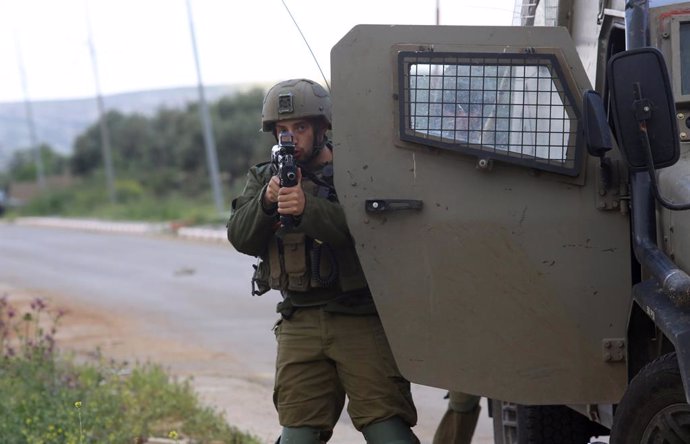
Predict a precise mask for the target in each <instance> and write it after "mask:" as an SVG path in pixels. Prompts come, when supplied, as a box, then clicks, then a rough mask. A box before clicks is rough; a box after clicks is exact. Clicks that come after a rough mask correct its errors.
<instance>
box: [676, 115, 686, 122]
mask: <svg viewBox="0 0 690 444" xmlns="http://www.w3.org/2000/svg"><path fill="white" fill-rule="evenodd" d="M676 117H678V120H683V119H684V118H685V114H683V113H678V114H676Z"/></svg>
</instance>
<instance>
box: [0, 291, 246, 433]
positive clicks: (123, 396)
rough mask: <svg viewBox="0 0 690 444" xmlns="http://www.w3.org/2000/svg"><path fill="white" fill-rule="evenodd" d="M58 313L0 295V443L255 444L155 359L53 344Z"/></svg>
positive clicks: (37, 303) (39, 303) (40, 303)
mask: <svg viewBox="0 0 690 444" xmlns="http://www.w3.org/2000/svg"><path fill="white" fill-rule="evenodd" d="M62 317H63V313H62V312H60V311H56V310H54V309H52V308H51V307H48V306H47V305H46V303H45V302H44V301H43V300H41V299H35V300H33V301H32V302H31V303H30V305H28V306H26V307H23V308H17V307H15V306H14V305H13V304H11V303H10V301H9V300H8V297H7V296H6V295H5V296H2V297H0V418H2V420H1V421H0V442H2V443H4V444H24V443H27V444H29V443H31V444H34V443H36V444H39V443H42V444H53V443H55V444H58V443H60V444H85V443H99V444H100V443H113V444H121V443H145V442H146V441H147V439H148V438H150V437H162V438H167V439H169V440H170V441H171V442H185V443H191V442H194V443H218V444H220V443H227V444H258V443H259V440H258V439H257V438H255V437H252V436H250V435H248V434H246V433H242V432H241V431H239V430H237V429H236V428H234V427H231V426H229V425H228V424H227V423H226V422H225V420H224V419H223V417H222V415H221V414H220V413H219V412H216V411H215V410H213V409H211V408H208V407H205V406H203V405H202V404H201V403H200V401H199V399H198V398H197V396H196V394H195V393H194V392H193V390H192V388H191V385H190V383H189V381H177V380H175V379H174V378H172V377H171V376H170V375H168V374H167V373H166V371H165V370H164V369H163V368H161V367H160V366H158V365H154V364H137V365H134V366H130V365H127V364H126V363H118V362H114V361H109V360H106V359H105V358H103V357H102V356H99V355H98V353H95V356H94V357H92V358H90V359H89V360H87V361H84V360H83V359H82V360H77V359H76V358H75V357H74V356H70V355H68V354H65V353H61V352H60V351H59V350H58V347H57V344H56V341H55V336H56V334H57V329H58V327H59V323H60V321H61V319H62Z"/></svg>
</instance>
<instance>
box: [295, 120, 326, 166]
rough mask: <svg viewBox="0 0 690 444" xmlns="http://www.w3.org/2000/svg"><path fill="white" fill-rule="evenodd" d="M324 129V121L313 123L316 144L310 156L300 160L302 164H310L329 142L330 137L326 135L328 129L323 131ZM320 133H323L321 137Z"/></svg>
mask: <svg viewBox="0 0 690 444" xmlns="http://www.w3.org/2000/svg"><path fill="white" fill-rule="evenodd" d="M324 129H325V127H324V125H323V122H320V121H319V122H315V123H314V124H313V125H312V131H314V146H312V150H311V154H310V155H309V157H308V158H306V159H302V160H300V161H299V164H300V165H309V163H310V162H311V161H312V160H314V159H316V156H318V155H319V153H320V152H321V150H322V149H323V147H324V146H326V145H327V144H328V143H329V142H328V137H327V136H326V131H323V130H324ZM319 134H323V135H322V136H321V137H319Z"/></svg>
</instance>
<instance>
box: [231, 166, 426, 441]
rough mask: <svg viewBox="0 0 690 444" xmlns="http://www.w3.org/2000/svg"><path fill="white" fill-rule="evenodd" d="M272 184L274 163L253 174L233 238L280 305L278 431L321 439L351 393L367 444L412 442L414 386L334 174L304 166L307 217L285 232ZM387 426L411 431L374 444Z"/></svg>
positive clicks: (235, 216)
mask: <svg viewBox="0 0 690 444" xmlns="http://www.w3.org/2000/svg"><path fill="white" fill-rule="evenodd" d="M273 175H274V172H273V171H272V169H271V165H270V164H259V165H257V166H254V167H252V168H251V169H250V171H249V173H248V180H247V184H246V186H245V188H244V191H243V193H242V195H241V196H240V197H238V198H237V199H235V200H234V201H233V204H232V210H233V211H232V215H231V217H230V220H229V222H228V239H229V240H230V242H231V243H232V244H233V246H234V247H235V248H236V249H237V250H238V251H240V252H242V253H245V254H249V255H252V256H257V257H259V258H260V259H259V264H258V265H257V272H256V273H255V277H254V281H255V284H256V287H257V288H258V291H257V293H261V292H263V291H267V290H268V288H273V289H277V290H280V292H281V294H282V296H283V301H281V302H280V303H279V304H278V312H280V313H281V315H282V317H281V320H280V321H279V323H278V324H277V327H276V337H277V340H278V356H277V360H276V378H275V390H274V403H275V405H276V409H277V410H278V415H279V420H280V423H281V425H282V426H284V427H289V428H292V429H298V430H300V428H306V429H307V430H317V431H320V432H322V433H321V435H320V436H321V438H320V439H324V437H327V436H328V435H329V434H330V432H331V431H332V429H333V427H334V426H335V423H336V422H337V420H338V417H339V416H340V413H341V410H342V408H343V405H344V401H345V395H346V394H347V396H348V398H349V404H348V413H349V415H350V417H351V419H352V422H353V424H354V426H355V427H356V428H357V429H358V430H360V431H363V433H364V435H365V437H366V438H367V441H368V442H399V443H408V442H415V441H416V437H414V435H413V434H412V433H411V432H409V427H410V426H413V425H415V424H416V421H417V413H416V409H415V407H414V403H413V401H412V396H411V392H410V384H409V382H408V381H407V380H405V379H404V378H403V377H402V376H401V374H400V372H399V370H398V368H397V366H396V364H395V361H394V359H393V356H392V353H391V350H390V346H389V344H388V341H387V339H386V336H385V333H384V331H383V327H382V326H381V321H380V319H379V317H378V315H377V313H376V308H375V306H374V303H373V300H372V298H371V294H370V292H369V289H368V286H367V283H366V279H365V277H364V273H363V272H362V269H361V266H360V264H359V260H358V258H357V255H356V252H355V248H354V244H353V241H352V238H351V236H350V233H349V230H348V228H347V224H346V221H345V215H344V213H343V210H342V208H341V207H340V205H339V204H338V202H337V198H336V196H335V192H334V190H333V187H332V185H333V180H332V166H331V165H330V164H326V165H322V166H321V167H319V168H318V170H316V171H306V170H305V169H304V167H302V188H303V190H304V194H305V200H306V202H305V208H304V212H303V214H302V215H301V216H300V217H299V218H297V220H296V222H295V227H294V228H291V229H290V230H289V231H288V230H283V229H279V218H278V215H277V213H276V210H275V208H264V206H263V195H264V194H265V192H266V187H267V184H268V182H269V181H270V179H271V177H272V176H273ZM387 421H388V422H387ZM390 421H394V422H395V421H397V422H401V423H404V427H402V428H398V429H397V430H402V429H404V430H406V432H404V433H403V435H401V436H399V437H398V438H394V439H392V440H391V439H390V438H385V439H384V440H377V439H378V438H377V433H379V431H378V430H377V427H376V425H377V424H383V423H386V424H388V423H389V422H390ZM405 433H407V434H409V435H410V436H404V434H405ZM395 439H397V441H396V440H395Z"/></svg>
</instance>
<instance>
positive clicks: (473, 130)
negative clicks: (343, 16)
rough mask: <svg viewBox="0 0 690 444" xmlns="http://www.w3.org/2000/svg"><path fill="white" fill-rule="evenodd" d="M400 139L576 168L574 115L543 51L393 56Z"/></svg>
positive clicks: (569, 170) (575, 171)
mask: <svg viewBox="0 0 690 444" xmlns="http://www.w3.org/2000/svg"><path fill="white" fill-rule="evenodd" d="M399 64H400V66H399V73H400V76H401V78H400V82H399V85H400V89H401V91H400V97H401V98H402V100H401V101H400V119H401V122H400V136H401V138H402V139H403V140H408V141H413V142H418V143H423V144H426V145H431V146H436V147H439V148H445V149H451V150H455V151H460V152H466V153H468V154H475V155H477V156H480V157H486V158H494V159H502V160H505V161H508V162H513V163H519V164H523V165H528V166H531V167H534V168H539V169H544V170H548V171H554V172H559V173H563V174H568V175H573V176H574V175H577V174H578V172H579V171H578V161H577V160H578V155H577V153H578V150H577V149H576V139H577V118H578V113H577V110H576V109H575V107H574V102H573V100H572V95H571V93H570V91H568V90H567V89H566V88H565V83H564V81H563V80H562V79H563V76H562V74H561V70H560V67H559V66H558V64H557V59H556V58H555V57H553V56H551V55H548V54H547V55H544V54H501V55H496V54H488V55H487V54H476V53H475V54H457V53H453V54H447V53H426V54H424V53H418V52H414V53H412V52H407V53H406V52H403V53H400V55H399Z"/></svg>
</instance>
